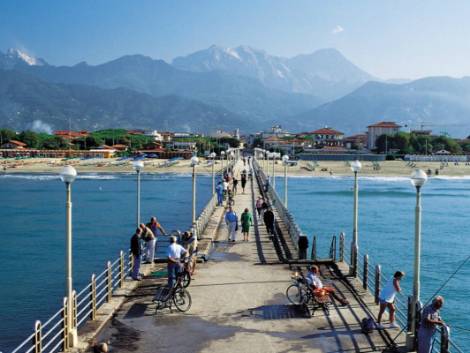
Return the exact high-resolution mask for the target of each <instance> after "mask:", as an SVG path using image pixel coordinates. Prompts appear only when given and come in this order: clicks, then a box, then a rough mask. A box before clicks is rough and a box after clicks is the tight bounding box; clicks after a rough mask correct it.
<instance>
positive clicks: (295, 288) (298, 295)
mask: <svg viewBox="0 0 470 353" xmlns="http://www.w3.org/2000/svg"><path fill="white" fill-rule="evenodd" d="M292 280H293V283H292V284H291V285H290V286H289V287H287V289H286V296H287V299H288V300H289V302H291V303H292V304H294V305H301V306H303V307H304V308H305V312H306V313H307V315H308V316H309V317H312V316H313V315H314V314H315V311H316V310H318V309H322V310H323V312H324V313H325V315H326V316H329V315H330V305H331V298H330V295H329V293H328V292H327V291H326V290H324V289H315V290H313V289H312V288H311V286H310V285H309V284H308V283H307V280H306V279H305V277H304V275H303V273H302V272H300V273H299V272H295V273H294V275H293V276H292Z"/></svg>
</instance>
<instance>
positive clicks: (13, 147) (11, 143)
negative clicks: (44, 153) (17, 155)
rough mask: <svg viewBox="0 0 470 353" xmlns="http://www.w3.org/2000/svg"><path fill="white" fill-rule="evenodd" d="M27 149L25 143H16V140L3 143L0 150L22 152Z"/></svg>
mask: <svg viewBox="0 0 470 353" xmlns="http://www.w3.org/2000/svg"><path fill="white" fill-rule="evenodd" d="M26 147H27V145H26V143H24V142H21V141H17V140H10V141H8V142H7V143H4V144H3V145H2V148H5V149H8V150H22V149H25V148H26Z"/></svg>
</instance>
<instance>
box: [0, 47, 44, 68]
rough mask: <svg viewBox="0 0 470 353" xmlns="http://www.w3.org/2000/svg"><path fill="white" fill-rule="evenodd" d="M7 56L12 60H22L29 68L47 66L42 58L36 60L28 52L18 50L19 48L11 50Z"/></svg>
mask: <svg viewBox="0 0 470 353" xmlns="http://www.w3.org/2000/svg"><path fill="white" fill-rule="evenodd" d="M6 56H7V57H8V58H10V59H11V60H21V61H22V62H24V63H25V64H27V65H29V66H43V65H47V63H46V62H45V61H44V60H43V59H40V58H36V57H34V56H32V55H30V54H28V53H26V51H24V50H21V49H17V48H10V49H8V50H7V52H6Z"/></svg>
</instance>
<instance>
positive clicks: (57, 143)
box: [40, 136, 68, 150]
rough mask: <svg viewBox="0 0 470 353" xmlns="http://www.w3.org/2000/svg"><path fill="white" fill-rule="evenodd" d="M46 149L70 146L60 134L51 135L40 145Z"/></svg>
mask: <svg viewBox="0 0 470 353" xmlns="http://www.w3.org/2000/svg"><path fill="white" fill-rule="evenodd" d="M40 147H42V148H44V149H46V150H60V149H64V148H67V147H68V143H67V142H66V141H65V140H64V139H63V138H62V137H60V136H51V137H49V138H47V139H45V140H44V141H43V142H42V146H40Z"/></svg>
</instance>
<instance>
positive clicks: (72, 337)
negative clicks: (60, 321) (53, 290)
mask: <svg viewBox="0 0 470 353" xmlns="http://www.w3.org/2000/svg"><path fill="white" fill-rule="evenodd" d="M76 177H77V171H76V170H75V168H74V167H72V166H70V165H68V166H65V167H64V169H63V170H62V172H61V173H60V179H61V180H62V181H63V182H64V183H65V190H66V202H65V229H66V242H65V243H66V245H65V268H66V270H65V272H66V273H65V283H66V293H67V327H68V328H69V329H68V332H67V335H68V339H69V345H70V346H71V347H74V346H76V345H77V328H76V327H74V320H73V312H72V311H73V306H72V303H73V278H72V183H73V182H74V181H75V178H76Z"/></svg>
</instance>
